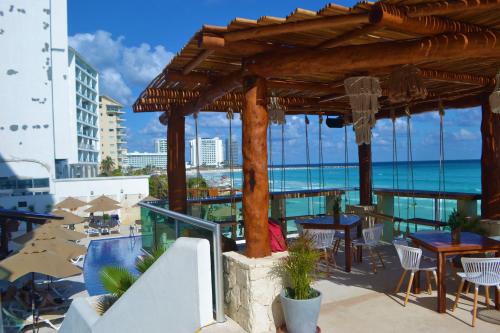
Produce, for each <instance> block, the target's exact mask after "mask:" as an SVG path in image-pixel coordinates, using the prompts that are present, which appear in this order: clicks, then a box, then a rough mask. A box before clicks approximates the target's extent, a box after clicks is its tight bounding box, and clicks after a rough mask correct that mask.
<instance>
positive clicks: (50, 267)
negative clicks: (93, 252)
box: [0, 243, 82, 332]
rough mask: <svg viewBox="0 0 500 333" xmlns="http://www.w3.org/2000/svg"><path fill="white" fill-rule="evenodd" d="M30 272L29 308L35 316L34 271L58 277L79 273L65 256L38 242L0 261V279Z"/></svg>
mask: <svg viewBox="0 0 500 333" xmlns="http://www.w3.org/2000/svg"><path fill="white" fill-rule="evenodd" d="M30 273H31V310H32V316H33V318H35V314H36V309H35V297H34V292H35V273H40V274H44V275H48V276H52V277H55V278H58V279H62V278H66V277H69V276H74V275H78V274H81V273H82V271H81V269H80V268H78V267H77V266H75V265H73V264H71V263H70V262H69V261H68V260H66V258H64V257H61V256H59V255H57V254H56V253H54V252H52V251H48V250H47V249H45V248H44V247H43V246H41V245H40V244H36V243H31V244H28V245H26V246H24V247H23V248H22V249H21V250H20V251H19V252H18V253H16V254H14V255H13V256H10V257H8V258H7V259H4V260H2V261H1V262H0V279H2V280H7V281H10V282H14V281H15V280H17V279H18V278H20V277H22V276H25V275H26V274H30ZM33 332H35V326H33Z"/></svg>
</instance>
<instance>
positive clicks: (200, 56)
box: [182, 50, 215, 75]
mask: <svg viewBox="0 0 500 333" xmlns="http://www.w3.org/2000/svg"><path fill="white" fill-rule="evenodd" d="M214 52H215V51H214V50H203V51H201V52H200V53H199V54H198V55H197V56H196V57H194V58H193V59H191V61H190V62H189V63H188V64H187V65H186V66H185V67H184V68H183V69H182V74H184V75H186V74H189V73H190V72H191V71H192V70H193V69H195V68H196V67H198V65H199V64H201V63H202V62H203V61H205V59H207V58H208V57H210V56H211V55H212V54H213V53H214Z"/></svg>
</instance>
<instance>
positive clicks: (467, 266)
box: [452, 258, 500, 327]
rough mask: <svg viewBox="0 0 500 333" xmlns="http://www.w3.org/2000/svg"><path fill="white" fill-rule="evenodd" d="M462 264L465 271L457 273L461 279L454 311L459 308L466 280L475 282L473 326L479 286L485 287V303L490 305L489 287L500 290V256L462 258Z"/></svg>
mask: <svg viewBox="0 0 500 333" xmlns="http://www.w3.org/2000/svg"><path fill="white" fill-rule="evenodd" d="M462 266H463V267H464V272H463V273H462V272H458V273H457V275H458V276H459V277H460V278H461V280H460V284H459V286H458V291H457V297H456V298H455V303H454V304H453V309H452V311H455V309H456V308H457V305H458V300H459V299H460V294H461V292H462V288H463V286H464V283H465V281H467V282H469V283H473V284H474V306H473V308H472V326H473V327H474V326H475V324H476V313H477V297H478V293H479V286H483V287H484V289H485V303H486V306H488V307H489V306H490V301H489V299H490V295H489V287H495V288H497V290H498V292H500V258H462Z"/></svg>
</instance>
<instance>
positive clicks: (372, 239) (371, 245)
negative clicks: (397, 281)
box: [352, 224, 385, 273]
mask: <svg viewBox="0 0 500 333" xmlns="http://www.w3.org/2000/svg"><path fill="white" fill-rule="evenodd" d="M383 229H384V225H383V224H377V225H375V226H374V227H373V228H366V229H363V239H355V240H353V241H352V246H353V253H354V254H355V253H356V251H357V247H358V246H360V247H362V248H367V249H368V253H369V255H370V260H371V262H372V269H373V272H374V273H377V263H376V259H375V256H374V254H373V252H375V253H376V254H377V256H378V258H379V260H380V263H381V264H382V267H384V268H385V264H384V260H383V259H382V256H381V255H380V252H379V251H378V249H377V247H378V245H380V240H381V239H382V232H383Z"/></svg>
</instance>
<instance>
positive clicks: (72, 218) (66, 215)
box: [47, 209, 85, 226]
mask: <svg viewBox="0 0 500 333" xmlns="http://www.w3.org/2000/svg"><path fill="white" fill-rule="evenodd" d="M52 214H54V215H57V216H61V217H63V219H62V220H49V223H47V225H49V226H63V225H71V224H80V223H83V222H85V218H83V217H81V216H78V215H75V214H73V213H71V212H68V211H65V210H62V209H56V210H54V211H53V212H52Z"/></svg>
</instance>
